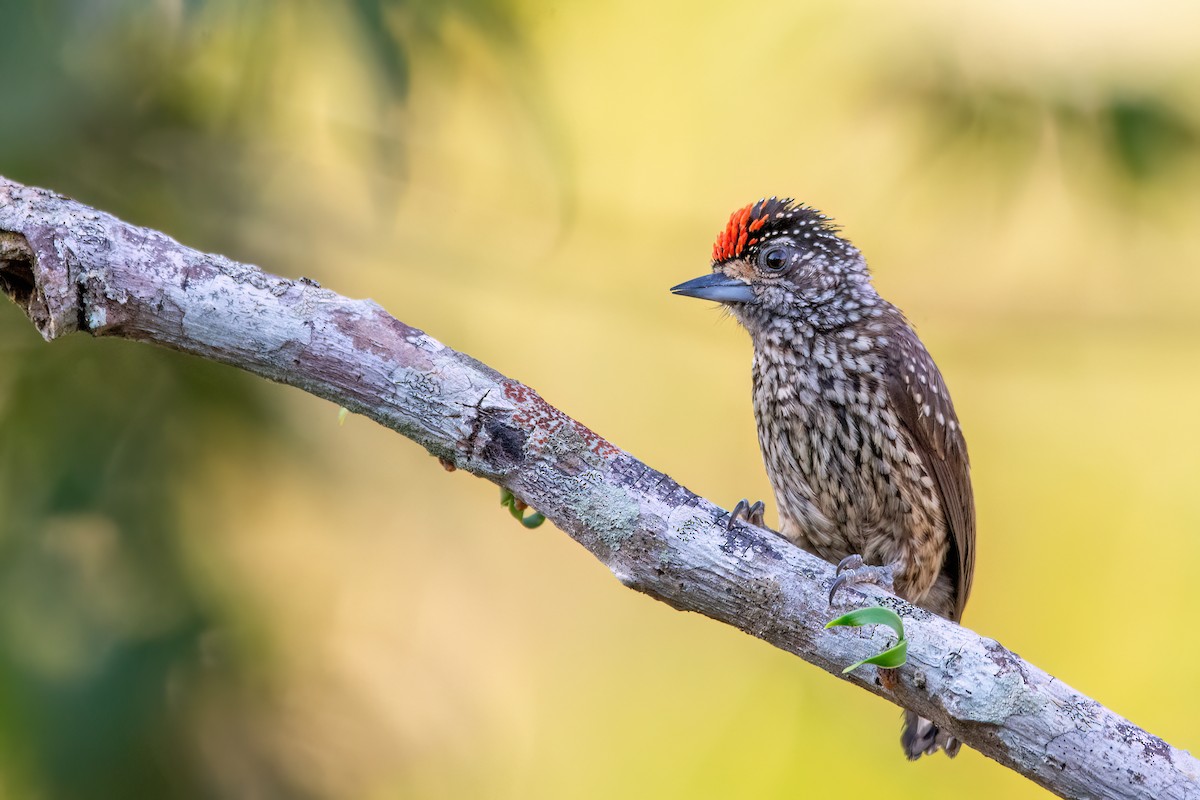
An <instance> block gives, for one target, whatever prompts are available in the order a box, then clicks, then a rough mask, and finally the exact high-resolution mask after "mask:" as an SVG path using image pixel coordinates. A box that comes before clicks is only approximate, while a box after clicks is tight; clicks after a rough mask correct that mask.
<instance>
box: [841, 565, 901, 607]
mask: <svg viewBox="0 0 1200 800" xmlns="http://www.w3.org/2000/svg"><path fill="white" fill-rule="evenodd" d="M833 574H834V575H835V576H836V577H835V578H834V581H833V583H832V584H831V585H830V587H829V605H833V598H834V596H835V595H837V593H838V591H839V590H841V589H843V588H846V587H852V586H859V585H861V584H864V583H870V584H874V585H875V586H878V587H880V588H881V589H883V590H884V591H887V592H890V593H893V594H894V593H895V568H894V567H892V566H890V565H885V566H882V567H879V566H874V565H872V564H866V563H864V562H863V559H862V556H860V555H858V554H857V553H853V554H851V555H848V556H846V557H845V558H843V559H842V560H841V561H839V562H838V565H837V567H836V568H835V569H834V573H833Z"/></svg>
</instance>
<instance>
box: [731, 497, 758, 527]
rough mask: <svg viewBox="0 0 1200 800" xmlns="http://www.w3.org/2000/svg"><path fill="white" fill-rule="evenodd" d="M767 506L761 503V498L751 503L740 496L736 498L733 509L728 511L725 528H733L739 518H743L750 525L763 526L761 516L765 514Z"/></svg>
mask: <svg viewBox="0 0 1200 800" xmlns="http://www.w3.org/2000/svg"><path fill="white" fill-rule="evenodd" d="M766 512H767V507H766V506H765V505H763V501H762V500H756V501H755V502H754V504H753V505H751V504H750V501H749V500H747V499H745V498H742V499H741V500H738V502H737V505H736V506H734V507H733V511H730V512H729V519H728V520H726V521H725V529H726V530H730V531H731V530H733V526H734V525H736V524H737V521H738V520H739V519H744V520H746V522H747V523H748V524H750V525H754V526H755V527H758V528H765V527H766V525H764V524H763V517H764V516H765V515H766Z"/></svg>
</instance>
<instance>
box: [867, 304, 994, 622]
mask: <svg viewBox="0 0 1200 800" xmlns="http://www.w3.org/2000/svg"><path fill="white" fill-rule="evenodd" d="M897 322H898V324H897V325H896V328H895V330H894V331H892V332H891V333H893V334H894V335H893V336H892V346H891V347H888V348H887V351H888V354H889V358H888V362H889V363H888V366H889V370H888V377H887V381H888V387H887V388H888V393H889V395H890V397H891V400H892V403H893V404H894V407H895V408H896V410H897V415H898V416H899V418H900V424H901V425H903V426H904V427H905V428H906V429H907V430H908V432H909V433H910V434H911V435H912V438H913V440H914V441H915V442H916V445H917V447H918V448H919V450H920V452H921V456H922V458H923V460H924V461H925V464H926V465H927V466H928V467H929V469H930V471H931V472H932V473H933V480H934V484H935V485H936V486H937V489H938V495H939V497H940V499H941V502H942V514H943V516H944V517H945V520H946V524H947V525H949V526H950V553H949V555H948V556H947V559H946V568H947V569H948V570H951V577H952V578H953V579H954V585H955V597H954V617H953V619H954V620H956V621H957V620H959V619H961V618H962V613H963V607H964V606H965V605H966V604H967V595H969V594H970V593H971V580H972V578H973V577H974V573H975V498H974V495H973V494H972V492H971V463H970V459H969V458H968V457H967V443H966V440H964V439H963V434H962V428H961V427H960V426H959V424H958V416H957V415H956V414H955V413H954V403H952V402H951V401H950V393H949V392H948V391H947V390H946V382H945V381H944V380H942V373H941V372H940V371H938V368H937V365H936V364H934V363H933V358H931V357H930V355H929V352H928V351H927V350H926V349H925V345H923V344H921V340H920V339H918V338H917V334H916V333H915V332H914V331H913V329H912V328H911V327H909V325H908V322H907V321H906V320H905V319H904V318H903V317H900V319H899V320H898V321H897Z"/></svg>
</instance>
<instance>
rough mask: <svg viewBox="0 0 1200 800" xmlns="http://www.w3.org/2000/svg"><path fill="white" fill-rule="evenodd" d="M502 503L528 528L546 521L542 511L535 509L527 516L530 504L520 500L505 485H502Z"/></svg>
mask: <svg viewBox="0 0 1200 800" xmlns="http://www.w3.org/2000/svg"><path fill="white" fill-rule="evenodd" d="M500 505H502V506H505V507H506V508H507V509H508V513H510V514H512V515H513V518H514V519H515V520H517V522H520V523H521V524H522V525H524V526H525V527H526V528H531V529H532V528H536V527H537V526H538V525H541V524H542V523H543V522H545V521H546V518H545V517H544V516H542V513H541V512H540V511H534V512H533V513H532V514H530V515H529V516H528V517H527V516H525V511H526V509H528V508H529V506H528V505H527V504H526V503H524V502H522V501H521V500H518V499H517V496H516V495H515V494H513V493H512V492H510V491H509V490H508V489H505V488H504V487H503V486H501V487H500Z"/></svg>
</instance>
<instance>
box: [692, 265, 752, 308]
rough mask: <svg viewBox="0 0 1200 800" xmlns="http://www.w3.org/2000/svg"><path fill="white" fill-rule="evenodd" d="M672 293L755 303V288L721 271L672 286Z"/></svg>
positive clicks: (722, 301) (730, 301)
mask: <svg viewBox="0 0 1200 800" xmlns="http://www.w3.org/2000/svg"><path fill="white" fill-rule="evenodd" d="M671 293H672V294H681V295H683V296H684V297H699V298H700V299H701V300H716V301H717V302H718V303H753V302H754V301H755V300H756V298H755V297H754V290H753V289H751V288H750V284H748V283H746V282H745V281H739V280H738V279H737V278H729V277H726V276H725V275H722V274H721V273H719V272H713V273H710V274H708V275H701V276H700V277H699V278H693V279H692V280H690V281H687V282H686V283H681V284H679V285H678V286H672V287H671Z"/></svg>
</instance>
